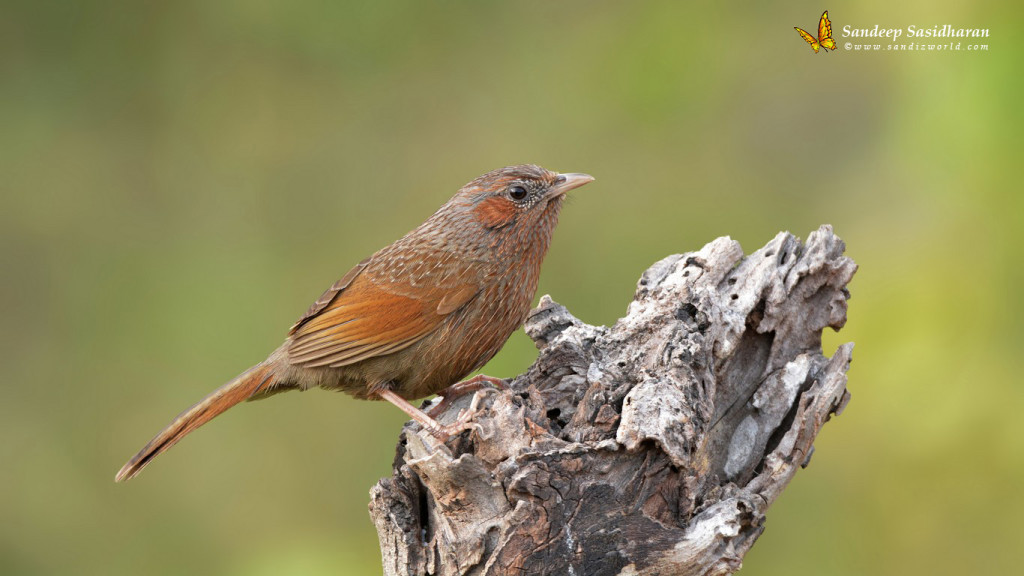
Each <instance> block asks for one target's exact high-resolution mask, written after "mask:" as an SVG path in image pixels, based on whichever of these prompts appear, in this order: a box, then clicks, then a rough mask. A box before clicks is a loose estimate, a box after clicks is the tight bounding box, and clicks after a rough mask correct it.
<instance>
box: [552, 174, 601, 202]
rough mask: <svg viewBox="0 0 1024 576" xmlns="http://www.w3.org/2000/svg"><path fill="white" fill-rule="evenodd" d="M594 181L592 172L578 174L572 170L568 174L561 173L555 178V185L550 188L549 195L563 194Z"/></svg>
mask: <svg viewBox="0 0 1024 576" xmlns="http://www.w3.org/2000/svg"><path fill="white" fill-rule="evenodd" d="M593 181H594V177H593V176H591V175H590V174H578V173H575V172H570V173H568V174H559V175H558V177H557V178H555V185H554V186H552V187H551V189H550V190H548V195H549V196H561V195H562V194H565V193H566V192H568V191H569V190H574V189H576V188H579V187H580V186H583V185H584V184H588V183H590V182H593Z"/></svg>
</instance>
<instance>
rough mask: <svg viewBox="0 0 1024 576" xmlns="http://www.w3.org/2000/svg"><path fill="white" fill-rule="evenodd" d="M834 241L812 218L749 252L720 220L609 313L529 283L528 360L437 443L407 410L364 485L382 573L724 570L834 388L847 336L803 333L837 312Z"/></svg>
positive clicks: (841, 296)
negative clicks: (803, 238)
mask: <svg viewBox="0 0 1024 576" xmlns="http://www.w3.org/2000/svg"><path fill="white" fill-rule="evenodd" d="M844 248H845V246H844V244H843V242H842V241H841V240H840V239H839V238H838V237H836V236H835V235H834V234H833V233H832V229H831V227H829V226H823V227H821V228H820V229H819V230H817V231H815V232H812V233H811V234H810V236H809V237H808V239H807V243H806V244H801V243H800V241H799V240H798V239H797V238H796V237H794V236H792V235H791V234H788V233H780V234H779V235H778V236H776V237H775V239H774V240H772V241H771V242H769V243H768V245H766V246H765V247H764V248H761V249H760V250H758V251H756V252H754V253H753V254H751V255H750V256H744V254H743V251H742V249H741V248H740V246H739V244H738V243H737V242H735V241H733V240H731V239H729V238H719V239H717V240H715V241H714V242H711V243H710V244H708V245H707V246H705V247H704V248H703V249H701V250H700V251H698V252H692V253H687V254H682V255H678V254H677V255H674V256H669V257H668V258H665V259H663V260H661V261H659V262H656V263H655V264H654V265H653V266H651V267H650V268H649V269H648V270H647V271H646V272H644V274H643V276H642V277H641V278H640V281H639V283H638V286H637V290H636V295H635V297H634V300H633V302H632V303H631V304H630V305H629V309H628V312H627V314H626V316H625V317H624V318H622V319H620V320H619V321H618V322H617V323H616V324H615V325H614V326H612V327H610V328H609V327H604V326H591V325H589V324H586V323H584V322H582V321H580V320H578V319H577V318H575V317H574V316H573V315H572V314H570V313H569V311H568V310H566V308H565V307H563V306H561V305H559V304H557V303H555V302H554V301H553V300H552V299H551V298H550V297H548V296H545V297H543V298H542V299H541V301H540V305H539V306H538V307H537V308H536V310H534V311H533V312H532V313H531V315H530V317H529V319H528V320H527V322H526V332H527V333H528V334H529V335H530V337H531V338H532V339H533V340H534V341H535V342H536V344H537V348H538V349H539V350H540V353H539V356H538V358H537V361H536V362H535V363H534V365H533V366H532V367H531V368H530V369H529V370H528V371H527V372H526V373H525V374H523V375H521V376H519V377H517V378H515V379H514V381H512V382H511V383H510V386H509V389H508V390H503V391H498V390H485V391H481V392H478V393H477V394H478V395H479V398H478V400H479V401H480V409H479V410H478V412H477V413H476V415H475V417H474V418H473V422H474V423H475V426H474V429H473V430H470V431H467V432H465V433H463V434H462V435H461V436H460V437H459V438H458V439H452V440H450V441H449V442H448V443H447V445H445V444H440V443H439V442H437V441H436V440H434V439H433V438H432V437H431V436H429V435H428V434H427V433H426V432H424V431H422V430H421V429H420V427H419V426H418V425H416V424H413V423H410V424H407V425H406V427H405V429H404V434H403V437H402V440H401V441H400V443H399V445H398V452H397V455H396V458H395V464H394V475H393V476H392V477H390V478H385V479H382V480H381V481H380V482H379V483H378V484H377V485H376V486H374V488H373V489H372V491H371V503H370V514H371V516H372V518H373V521H374V523H375V524H376V527H377V531H378V534H379V537H380V546H381V553H382V556H383V564H384V573H385V574H387V575H403V576H404V575H427V574H437V575H455V574H472V575H484V574H487V575H499V574H531V575H534V574H559V575H565V574H573V575H588V576H589V575H594V576H598V575H612V574H624V575H625V574H629V575H639V574H644V575H656V574H663V575H668V574H672V575H691V574H692V575H703V574H728V573H731V572H734V571H736V570H738V569H739V568H740V566H741V562H742V559H743V556H744V555H745V554H746V552H747V551H748V550H749V549H750V547H751V546H752V545H753V544H754V542H755V541H756V540H757V537H758V536H759V535H760V534H761V532H762V531H763V529H764V521H765V514H766V513H767V511H768V507H769V506H771V504H772V503H773V502H774V501H775V499H776V497H778V495H779V494H780V493H781V492H782V490H783V489H784V488H785V487H786V485H787V484H788V483H789V481H790V479H792V477H793V475H794V474H795V473H796V471H797V469H798V468H799V467H802V466H806V465H807V463H808V461H809V459H810V456H811V453H812V452H813V449H814V446H813V443H814V439H815V437H816V436H817V434H818V432H819V431H820V430H821V427H822V426H823V425H824V423H825V422H826V421H827V420H829V418H830V416H831V415H832V414H839V413H840V412H841V411H842V409H843V407H844V406H845V405H846V403H847V401H848V400H849V398H850V395H849V393H848V392H847V391H846V370H847V368H848V365H849V362H850V352H851V350H852V348H853V344H852V343H850V344H844V345H842V346H840V347H839V349H838V350H837V351H836V352H835V354H834V355H833V356H832V357H831V358H827V357H825V356H824V355H823V354H822V350H821V333H822V330H823V329H825V328H826V327H831V328H833V329H835V330H838V329H839V328H841V327H842V326H843V324H844V323H845V322H846V307H847V300H848V299H849V297H850V294H849V292H848V291H847V289H846V285H847V283H848V282H849V281H850V279H851V278H852V277H853V274H854V272H855V271H856V269H857V266H856V264H855V263H854V262H853V260H851V259H850V258H847V257H845V256H843V250H844ZM471 396H472V395H470V396H467V397H464V398H462V399H460V400H459V401H457V402H456V403H454V404H453V406H452V407H451V408H449V410H448V412H447V413H446V414H445V415H443V416H442V417H441V418H440V419H441V421H442V422H443V423H444V422H450V421H453V420H454V419H455V417H456V416H457V414H458V412H459V410H460V408H466V406H468V404H469V403H470V397H471Z"/></svg>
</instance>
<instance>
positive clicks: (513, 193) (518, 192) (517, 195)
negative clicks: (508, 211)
mask: <svg viewBox="0 0 1024 576" xmlns="http://www.w3.org/2000/svg"><path fill="white" fill-rule="evenodd" d="M527 194H529V192H527V191H526V188H525V187H523V186H512V187H510V188H509V189H508V196H509V198H511V199H513V200H524V199H525V198H526V195H527Z"/></svg>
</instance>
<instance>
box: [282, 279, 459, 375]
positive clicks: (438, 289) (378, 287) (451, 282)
mask: <svg viewBox="0 0 1024 576" xmlns="http://www.w3.org/2000/svg"><path fill="white" fill-rule="evenodd" d="M366 267H367V261H363V262H362V263H360V265H359V266H357V267H356V268H354V269H353V270H352V271H350V272H349V273H348V274H346V275H345V278H342V279H341V280H340V281H338V283H336V284H335V285H334V286H332V287H331V289H330V290H328V291H327V292H325V293H324V295H323V296H321V297H320V299H318V300H317V303H315V304H314V305H313V306H312V307H311V308H310V310H309V312H307V313H306V315H305V316H303V318H302V319H301V320H299V322H297V323H296V324H295V326H294V327H293V328H292V330H291V333H290V335H291V341H290V342H289V344H288V358H289V360H290V361H291V362H292V363H293V364H298V365H302V366H309V367H321V366H330V367H339V366H346V365H348V364H354V363H356V362H359V361H361V360H365V359H367V358H372V357H374V356H383V355H385V354H390V353H392V352H397V351H399V350H402V349H403V348H407V347H409V346H411V345H413V344H415V343H416V342H418V341H419V340H420V339H422V338H423V337H424V336H426V335H428V334H430V333H431V332H432V331H434V330H435V329H436V328H437V327H438V326H440V324H441V322H442V321H443V320H444V319H445V317H447V316H448V315H449V314H451V313H453V312H455V311H456V310H458V309H460V308H461V307H462V306H463V305H465V304H466V303H467V302H469V301H470V300H471V299H473V297H474V296H476V294H478V293H479V287H478V286H477V285H476V283H474V282H466V281H464V280H463V278H465V276H464V275H459V274H455V275H446V277H445V278H444V281H440V282H431V281H430V278H426V279H420V281H419V282H418V283H416V284H412V283H411V282H410V281H409V280H408V279H399V280H397V281H396V280H393V279H390V278H387V277H386V275H378V274H374V273H373V272H374V271H373V270H364V269H365V268H366ZM380 276H384V277H383V278H381V277H380Z"/></svg>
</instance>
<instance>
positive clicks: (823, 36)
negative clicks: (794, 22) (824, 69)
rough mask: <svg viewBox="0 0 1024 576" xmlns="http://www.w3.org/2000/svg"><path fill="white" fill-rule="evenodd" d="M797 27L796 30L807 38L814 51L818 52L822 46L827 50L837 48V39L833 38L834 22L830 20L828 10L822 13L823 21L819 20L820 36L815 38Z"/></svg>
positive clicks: (802, 36)
mask: <svg viewBox="0 0 1024 576" xmlns="http://www.w3.org/2000/svg"><path fill="white" fill-rule="evenodd" d="M793 28H796V31H797V32H799V33H800V37H801V38H803V39H804V40H807V43H808V44H810V45H811V48H814V53H815V54H817V53H818V47H819V46H820V47H822V48H824V49H825V51H826V52H828V51H829V50H835V49H836V41H835V40H833V39H832V23H831V22H829V21H828V10H825V12H824V13H823V14H822V15H821V21H820V22H818V38H817V39H815V38H814V36H811V35H810V34H808V33H807V31H806V30H804V29H802V28H797V27H796V26H793Z"/></svg>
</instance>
